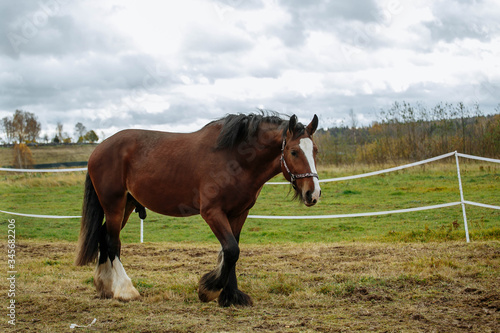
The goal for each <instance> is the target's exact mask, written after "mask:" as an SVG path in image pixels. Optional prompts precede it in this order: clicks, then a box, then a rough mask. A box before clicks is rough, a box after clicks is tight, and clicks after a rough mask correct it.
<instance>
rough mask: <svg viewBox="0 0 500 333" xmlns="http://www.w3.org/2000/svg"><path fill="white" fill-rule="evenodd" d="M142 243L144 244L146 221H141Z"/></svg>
mask: <svg viewBox="0 0 500 333" xmlns="http://www.w3.org/2000/svg"><path fill="white" fill-rule="evenodd" d="M141 243H144V220H143V219H141Z"/></svg>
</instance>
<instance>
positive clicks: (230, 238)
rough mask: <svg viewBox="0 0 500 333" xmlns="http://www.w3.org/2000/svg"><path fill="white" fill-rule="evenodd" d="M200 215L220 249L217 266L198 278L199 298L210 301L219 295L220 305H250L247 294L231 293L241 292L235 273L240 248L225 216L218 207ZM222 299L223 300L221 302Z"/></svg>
mask: <svg viewBox="0 0 500 333" xmlns="http://www.w3.org/2000/svg"><path fill="white" fill-rule="evenodd" d="M202 217H203V218H204V219H205V221H206V222H207V223H208V225H209V226H210V228H211V229H212V231H213V232H214V234H215V236H216V237H217V239H218V240H219V242H220V244H221V246H222V249H221V252H220V253H219V258H218V262H217V267H216V268H215V269H214V270H212V271H211V272H209V273H207V274H205V275H203V277H202V278H201V279H200V284H199V289H198V296H199V298H200V300H201V301H202V302H210V301H212V300H214V299H216V298H217V297H219V304H220V305H221V306H230V305H251V304H252V302H251V300H250V297H248V296H247V295H245V296H246V297H235V295H233V294H235V293H238V294H239V293H241V292H240V291H239V290H238V288H237V283H236V273H235V266H236V262H237V261H238V258H239V254H240V249H239V246H238V241H237V239H236V237H235V236H234V234H233V230H232V229H231V226H230V224H229V220H228V219H227V216H226V215H225V214H224V213H223V212H222V211H221V210H219V209H210V210H206V211H202ZM228 292H230V294H231V295H229V293H228ZM228 296H230V297H228ZM222 299H223V300H224V301H223V302H221V300H222Z"/></svg>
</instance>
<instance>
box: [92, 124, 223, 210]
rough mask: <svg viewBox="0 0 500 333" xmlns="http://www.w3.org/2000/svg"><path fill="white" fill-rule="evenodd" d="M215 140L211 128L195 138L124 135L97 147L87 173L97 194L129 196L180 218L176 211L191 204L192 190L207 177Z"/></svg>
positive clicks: (188, 135)
mask: <svg viewBox="0 0 500 333" xmlns="http://www.w3.org/2000/svg"><path fill="white" fill-rule="evenodd" d="M209 132H210V133H209ZM216 137H217V135H216V133H214V132H213V129H212V130H211V129H208V130H200V131H198V132H194V133H169V132H159V131H148V130H135V129H130V130H123V131H120V132H118V133H116V134H115V135H113V136H111V137H109V138H108V139H106V140H105V141H103V142H102V143H101V144H100V145H99V146H97V147H96V149H95V150H94V152H93V154H92V155H91V157H90V159H89V165H88V169H89V174H90V175H91V178H92V180H93V181H94V183H97V184H95V185H96V190H97V192H98V193H99V192H106V193H107V195H108V194H109V195H112V196H119V195H122V193H127V192H128V193H131V194H132V195H133V197H134V198H135V199H137V200H138V201H139V202H140V203H141V204H143V205H145V206H146V207H148V208H149V209H152V210H154V211H157V212H159V213H162V214H166V215H179V214H184V212H179V211H178V207H179V206H181V207H186V206H189V207H192V206H193V205H194V202H193V200H194V199H193V198H194V196H196V195H194V192H193V191H194V189H198V188H199V185H200V183H201V182H202V179H203V177H204V176H205V175H206V174H207V172H208V171H207V170H206V168H207V165H206V163H204V162H206V161H207V160H209V159H211V158H213V156H210V155H211V154H212V155H213V154H214V150H213V147H214V145H215V141H216ZM173 198H175V200H172V199H173ZM174 202H175V204H173V203H174Z"/></svg>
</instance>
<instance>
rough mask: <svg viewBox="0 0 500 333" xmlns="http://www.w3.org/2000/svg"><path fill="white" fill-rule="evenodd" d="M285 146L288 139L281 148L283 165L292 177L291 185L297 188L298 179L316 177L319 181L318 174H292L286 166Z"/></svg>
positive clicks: (284, 140)
mask: <svg viewBox="0 0 500 333" xmlns="http://www.w3.org/2000/svg"><path fill="white" fill-rule="evenodd" d="M285 145H286V139H283V145H282V146H281V164H282V165H283V166H284V167H285V170H286V172H288V175H289V176H290V183H292V185H293V187H294V188H295V181H296V180H297V179H302V178H311V177H316V178H317V179H319V176H318V174H317V173H314V172H307V173H299V174H294V173H292V172H291V171H290V169H289V168H288V165H286V161H285Z"/></svg>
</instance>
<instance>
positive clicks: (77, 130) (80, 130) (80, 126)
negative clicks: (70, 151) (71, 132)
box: [75, 123, 87, 142]
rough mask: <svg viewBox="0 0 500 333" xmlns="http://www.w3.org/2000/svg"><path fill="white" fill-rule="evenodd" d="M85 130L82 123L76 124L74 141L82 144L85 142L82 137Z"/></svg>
mask: <svg viewBox="0 0 500 333" xmlns="http://www.w3.org/2000/svg"><path fill="white" fill-rule="evenodd" d="M86 131H87V129H86V128H85V126H83V124H82V123H77V124H76V125H75V133H76V141H77V142H83V141H84V140H85V138H84V135H85V132H86Z"/></svg>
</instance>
